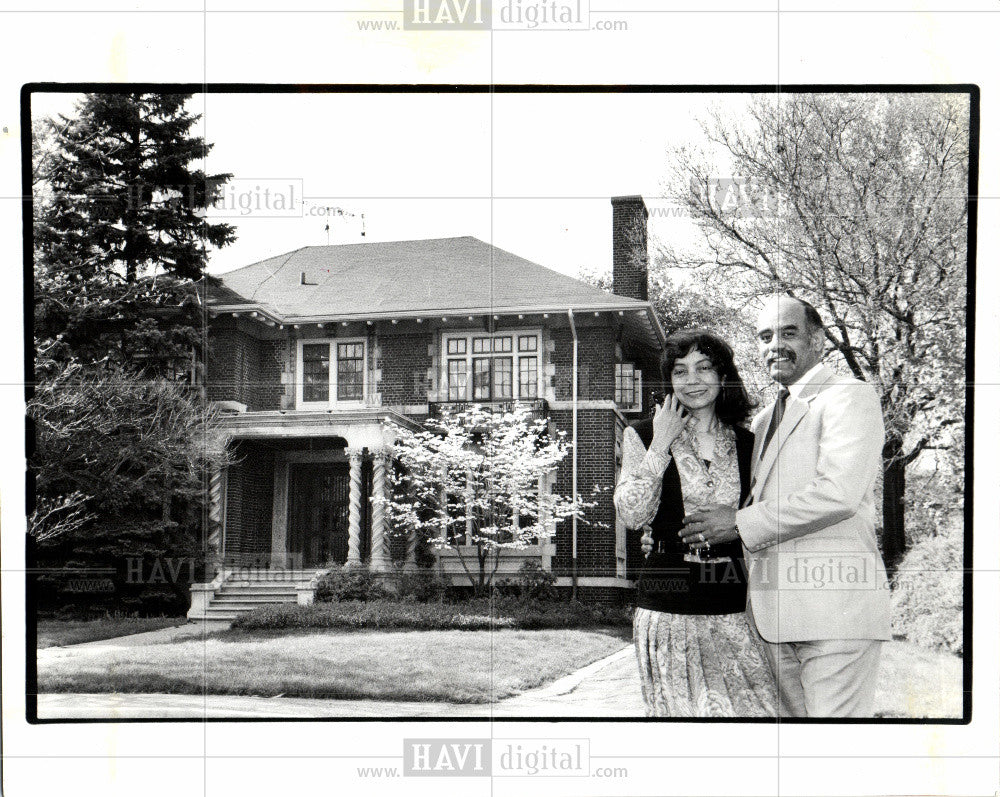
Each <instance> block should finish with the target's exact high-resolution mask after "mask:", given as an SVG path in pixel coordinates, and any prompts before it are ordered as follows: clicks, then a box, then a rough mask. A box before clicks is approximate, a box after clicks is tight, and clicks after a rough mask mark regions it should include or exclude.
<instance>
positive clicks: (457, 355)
mask: <svg viewBox="0 0 1000 797" xmlns="http://www.w3.org/2000/svg"><path fill="white" fill-rule="evenodd" d="M540 341H541V333H540V332H538V331H519V332H504V333H501V334H496V335H484V334H482V333H468V334H457V335H456V334H448V335H445V337H444V344H443V347H444V361H445V378H446V380H447V394H448V401H505V400H506V401H510V400H515V399H517V400H531V399H535V398H538V393H539V386H538V378H539V361H538V357H539V352H540V350H541V345H540Z"/></svg>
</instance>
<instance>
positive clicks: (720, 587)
mask: <svg viewBox="0 0 1000 797" xmlns="http://www.w3.org/2000/svg"><path fill="white" fill-rule="evenodd" d="M632 428H633V429H635V431H636V432H637V433H638V435H639V439H640V440H642V443H643V445H644V446H646V448H647V450H648V449H649V446H650V443H652V442H653V421H652V419H645V420H642V421H636V422H635V423H633V424H632ZM733 429H734V430H735V432H736V461H737V463H738V465H739V471H740V503H741V504H742V503H743V500H744V499H745V498H746V496H747V493H748V492H749V489H750V460H751V458H752V457H753V433H752V432H748V431H747V430H746V429H743V428H742V427H739V426H735V427H733ZM689 509H694V507H689ZM683 519H684V499H683V497H682V495H681V477H680V472H679V471H678V470H677V463H676V462H675V461H674V459H673V458H672V457H671V459H670V464H669V465H667V469H666V470H665V471H664V473H663V492H662V494H661V496H660V506H659V508H658V509H657V511H656V516H655V517H654V518H653V520H652V522H651V523H650V524H649V525H650V526H651V527H652V529H653V551H652V552H651V553H650V554H649V556H648V557H646V561H645V563H644V564H643V567H642V571H641V574H640V576H639V585H638V596H637V605H638V606H639V608H641V609H653V610H655V611H659V612H673V613H674V614H732V613H734V612H742V611H743V610H744V609H745V608H746V600H747V599H746V594H747V593H746V590H747V587H746V568H745V565H744V562H743V546H742V544H741V543H740V541H739V540H736V541H734V542H730V543H725V544H723V545H713V546H712V550H711V553H712V556H728V557H730V558H731V559H732V562H725V563H719V564H698V563H693V562H685V561H684V554H685V553H687V552H688V551H689V550H690V549H689V548H688V546H687V545H686V544H685V543H684V542H683V541H682V540H681V538H680V537H679V536H678V532H679V531H680V530H681V529H682V528H683V526H684V524H683V523H682V521H683Z"/></svg>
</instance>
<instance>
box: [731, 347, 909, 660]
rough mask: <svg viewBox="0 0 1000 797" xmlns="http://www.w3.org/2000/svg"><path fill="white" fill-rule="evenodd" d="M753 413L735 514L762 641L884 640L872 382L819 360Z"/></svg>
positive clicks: (878, 449)
mask: <svg viewBox="0 0 1000 797" xmlns="http://www.w3.org/2000/svg"><path fill="white" fill-rule="evenodd" d="M773 410H774V404H773V403H772V404H771V405H769V406H768V407H767V408H766V409H765V410H763V411H762V412H761V413H759V414H758V415H757V417H755V418H754V420H753V424H752V426H751V428H752V430H753V432H754V434H755V437H756V442H755V445H754V457H753V465H752V470H751V476H752V479H751V491H750V496H749V498H748V499H747V502H746V503H745V505H744V508H742V509H740V510H739V511H738V512H737V513H736V523H737V526H738V527H739V533H740V538H741V539H742V541H743V547H744V550H745V554H746V563H747V567H748V590H747V604H748V608H749V609H750V610H752V612H753V617H754V621H755V622H756V624H757V628H758V630H759V631H760V634H761V636H762V637H763V638H764V639H766V640H767V641H768V642H802V641H810V640H820V639H889V638H890V630H889V585H888V580H887V578H886V573H885V566H884V564H883V562H882V557H881V555H880V554H879V551H878V544H877V542H876V538H875V518H876V514H875V512H876V509H875V502H874V486H875V480H876V477H877V475H878V473H879V470H880V467H881V454H882V444H883V442H884V440H885V429H884V426H883V423H882V408H881V405H880V404H879V399H878V395H877V394H876V392H875V389H874V388H873V387H872V386H871V385H869V384H867V383H865V382H860V381H858V380H856V379H852V378H850V377H845V376H842V375H840V374H837V373H835V372H834V371H832V370H830V369H828V368H826V367H822V368H820V369H819V370H818V371H816V373H815V374H814V375H813V377H812V378H811V379H810V380H809V382H808V383H807V384H806V385H804V386H803V387H802V390H801V391H800V392H799V395H798V397H795V398H793V397H789V398H788V400H787V403H786V405H785V414H784V416H783V417H782V420H781V424H780V426H779V427H778V430H777V432H776V433H775V435H774V437H773V439H772V440H771V442H770V444H769V445H768V447H767V450H766V452H765V454H764V457H763V458H761V457H760V449H761V446H762V443H763V438H764V433H765V430H766V429H767V427H768V425H769V424H770V421H771V413H772V412H773Z"/></svg>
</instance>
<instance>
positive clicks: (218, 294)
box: [189, 196, 663, 619]
mask: <svg viewBox="0 0 1000 797" xmlns="http://www.w3.org/2000/svg"><path fill="white" fill-rule="evenodd" d="M611 205H612V219H613V225H612V226H613V242H612V244H613V245H612V249H613V281H614V293H613V294H608V293H606V292H604V291H602V290H600V289H598V288H595V287H593V286H590V285H587V284H585V283H582V282H580V281H578V280H575V279H572V278H570V277H567V276H564V275H561V274H559V273H556V272H554V271H551V270H549V269H547V268H544V267H543V266H540V265H538V264H536V263H532V262H530V261H527V260H524V259H523V258H520V257H518V256H516V255H514V254H511V253H509V252H506V251H504V250H502V249H498V248H496V247H493V246H490V245H489V244H486V243H484V242H482V241H480V240H478V239H476V238H471V237H463V238H440V239H431V240H416V241H394V242H388V243H362V244H347V245H338V246H314V247H305V248H303V249H299V250H296V251H294V252H290V253H287V254H284V255H280V256H278V257H274V258H271V259H269V260H265V261H262V262H260V263H255V264H253V265H250V266H247V267H245V268H241V269H237V270H235V271H231V272H228V273H226V274H224V275H222V277H221V280H222V284H221V286H219V287H217V288H214V289H212V290H211V291H210V293H209V295H208V297H207V306H208V314H209V322H208V339H209V351H210V354H209V360H208V365H207V375H208V376H207V386H208V397H209V399H210V400H212V401H214V402H217V405H218V406H219V407H220V408H221V409H222V410H223V411H224V412H225V415H224V417H223V419H222V431H223V433H224V434H225V435H226V438H227V440H228V442H229V445H231V446H232V447H233V449H234V452H235V454H236V455H237V463H236V464H234V465H233V466H231V467H230V468H228V469H227V471H226V472H224V473H216V474H213V475H212V478H211V498H212V500H211V509H210V522H209V540H208V542H209V546H210V550H211V551H213V553H214V554H215V555H216V556H217V562H218V563H219V565H218V567H217V568H216V577H215V579H214V580H213V581H212V582H210V583H205V584H196V585H193V586H192V607H191V611H190V613H189V616H191V617H195V618H211V617H218V618H220V619H225V618H231V617H233V616H235V615H236V614H237V613H238V612H239V611H242V610H246V609H248V608H251V607H252V606H254V605H256V604H258V603H261V602H273V601H298V602H300V603H308V602H311V600H312V595H313V586H314V584H315V580H316V578H317V577H318V576H319V575H320V574H321V573H322V572H323V571H324V568H326V567H331V566H351V565H355V564H361V563H366V564H368V566H369V567H371V568H372V569H375V570H385V569H389V568H390V567H392V566H393V564H392V563H393V562H399V561H406V560H407V559H408V558H409V559H410V562H409V563H410V564H411V565H412V564H413V561H412V559H413V547H414V546H413V545H412V544H409V545H408V544H407V542H408V541H407V540H406V539H405V538H399V537H398V536H397V535H392V534H389V533H388V529H387V528H386V522H385V518H384V517H382V516H381V512H379V511H377V510H373V505H372V504H371V502H370V500H369V499H370V497H371V496H373V495H379V494H380V493H381V491H382V490H383V489H384V478H385V469H386V467H387V465H388V456H387V446H388V445H389V443H390V442H391V441H389V440H386V439H385V433H384V431H383V424H384V422H386V421H392V422H394V423H396V424H399V425H402V426H410V427H411V428H413V427H416V426H417V425H419V424H420V423H421V422H422V421H424V420H425V419H426V418H427V417H428V416H429V415H432V414H434V413H438V412H440V411H441V409H442V408H443V407H447V406H454V405H456V404H465V403H468V402H484V403H486V404H489V405H492V406H503V405H509V403H510V402H512V401H522V402H530V403H531V404H532V408H533V411H534V412H535V413H537V414H543V415H544V416H546V417H548V418H549V420H550V422H551V423H552V424H553V425H554V426H555V427H556V428H558V429H561V430H565V431H566V432H567V436H568V439H570V440H573V439H575V440H576V455H575V456H574V455H572V454H571V455H570V456H569V457H567V458H566V460H564V462H563V463H562V465H561V466H560V467H559V469H558V471H557V473H556V474H555V475H554V478H553V479H551V480H550V481H549V483H548V484H543V485H540V489H552V490H556V491H560V492H563V494H571V491H572V484H573V480H574V473H575V479H576V482H577V485H578V490H579V491H580V492H581V493H589V492H590V490H591V488H592V487H593V485H594V484H599V485H601V486H602V487H603V488H611V487H613V485H614V482H615V478H616V470H617V467H618V463H619V461H620V450H621V438H622V432H623V430H624V427H625V425H627V423H628V422H629V421H631V420H633V419H634V418H635V417H637V416H638V414H640V413H641V412H642V411H643V410H644V409H645V408H647V407H648V406H649V400H650V399H649V396H650V393H651V392H652V389H653V387H654V385H655V381H656V376H655V375H656V373H657V359H658V353H659V350H660V346H661V344H662V341H663V331H662V329H661V328H660V325H659V323H658V321H657V319H656V317H655V315H654V313H653V310H652V307H651V306H650V304H649V303H648V301H647V273H646V271H647V260H646V220H647V217H648V212H647V210H646V206H645V203H644V202H643V200H642V197H639V196H629V197H616V198H614V199H612V200H611ZM643 374H646V375H647V377H646V378H645V379H643V377H642V375H643ZM574 375H575V377H576V379H575V389H574ZM599 500H600V503H599V506H598V507H597V508H596V509H595V510H592V511H591V512H590V513H589V515H590V516H591V517H593V519H595V520H597V521H600V522H601V523H602V524H603V527H602V526H597V525H588V524H583V523H579V524H574V523H571V522H568V521H566V522H562V523H559V524H556V526H555V533H554V535H553V536H552V537H551V538H550V540H549V542H548V543H539V544H537V545H533V546H530V547H529V549H527V550H523V551H507V552H505V553H504V557H505V559H504V561H503V562H502V564H501V569H500V572H501V573H503V572H513V571H516V570H517V569H518V567H519V566H520V564H521V563H522V562H523V561H524V559H525V558H528V557H536V558H537V560H538V561H539V563H540V564H541V565H542V566H543V567H544V568H546V569H550V570H551V571H552V572H553V573H554V574H555V575H556V576H557V585H559V586H561V587H572V586H573V585H574V582H575V585H576V587H577V594H578V596H579V597H580V598H581V599H583V600H599V601H621V600H623V597H624V596H625V595H626V593H627V591H628V590H629V589H631V588H632V587H633V580H632V579H633V578H634V577H635V575H636V573H635V569H636V566H637V564H638V562H639V561H640V560H641V554H640V551H639V544H638V539H637V538H636V536H637V535H634V534H633V535H626V534H625V530H624V528H623V527H622V526H621V524H618V523H616V521H615V513H614V508H613V505H612V499H611V490H610V489H607V490H605V491H604V492H603V493H602V494H601V497H600V499H599ZM436 556H437V557H438V558H439V560H438V564H439V565H440V566H441V570H442V572H444V573H445V574H446V575H451V574H454V581H455V583H461V582H462V580H464V578H465V576H464V574H463V573H462V572H461V567H460V565H459V563H458V562H457V561H449V556H450V557H454V553H452V552H449V551H444V552H439V553H437V554H436ZM440 557H444V560H441V558H440Z"/></svg>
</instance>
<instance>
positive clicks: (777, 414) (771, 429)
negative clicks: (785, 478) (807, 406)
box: [760, 387, 789, 459]
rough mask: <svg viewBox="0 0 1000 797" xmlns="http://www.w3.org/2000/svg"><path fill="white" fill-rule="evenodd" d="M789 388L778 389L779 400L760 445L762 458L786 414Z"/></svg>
mask: <svg viewBox="0 0 1000 797" xmlns="http://www.w3.org/2000/svg"><path fill="white" fill-rule="evenodd" d="M788 395H789V393H788V388H787V387H782V388H781V389H780V390H779V391H778V400H777V401H776V402H774V412H772V413H771V423H770V424H769V425H768V427H767V434H766V435H764V445H762V446H761V447H760V458H761V459H764V452H765V451H767V444H768V443H770V442H771V438H772V437H774V433H775V432H776V431H778V426H779V425H780V424H781V416H782V415H784V414H785V402H786V401H787V400H788Z"/></svg>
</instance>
